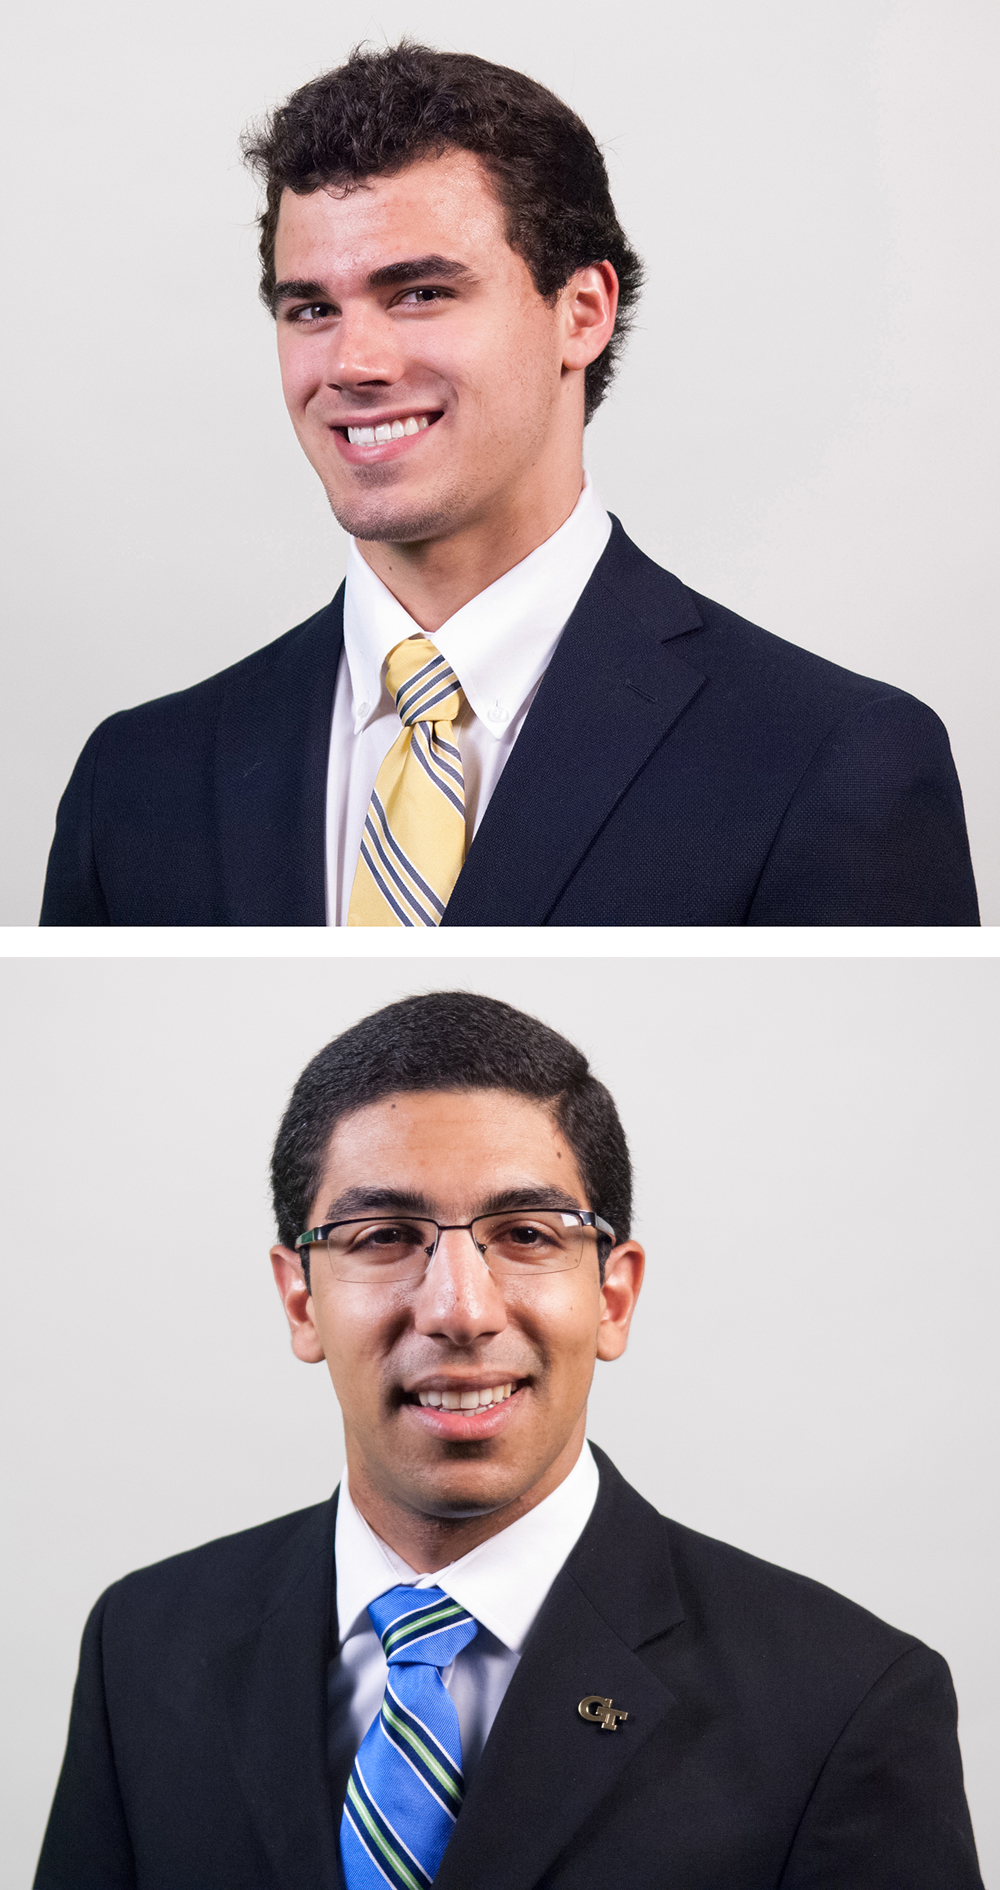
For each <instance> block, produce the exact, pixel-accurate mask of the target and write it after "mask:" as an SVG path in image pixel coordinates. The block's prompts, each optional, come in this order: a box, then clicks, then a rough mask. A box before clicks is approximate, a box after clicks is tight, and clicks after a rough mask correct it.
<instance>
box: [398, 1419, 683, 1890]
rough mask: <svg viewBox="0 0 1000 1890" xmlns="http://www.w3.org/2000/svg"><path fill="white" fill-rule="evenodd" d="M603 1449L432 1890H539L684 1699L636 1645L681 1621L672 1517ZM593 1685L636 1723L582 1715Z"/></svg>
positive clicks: (593, 1691) (597, 1453)
mask: <svg viewBox="0 0 1000 1890" xmlns="http://www.w3.org/2000/svg"><path fill="white" fill-rule="evenodd" d="M595 1456H597V1458H598V1462H599V1465H600V1469H601V1489H600V1494H599V1496H598V1500H597V1503H596V1505H595V1508H594V1513H593V1515H592V1517H591V1519H590V1522H589V1523H588V1525H587V1528H586V1529H585V1531H584V1533H583V1535H582V1537H581V1538H580V1541H579V1543H578V1544H577V1546H576V1548H575V1549H574V1551H573V1553H572V1555H571V1556H570V1557H569V1559H568V1561H567V1563H566V1566H565V1568H564V1569H563V1570H562V1572H561V1573H560V1575H559V1576H558V1578H557V1580H556V1581H555V1582H554V1584H553V1586H552V1589H551V1591H550V1593H549V1595H548V1598H547V1600H546V1602H545V1605H544V1607H543V1609H542V1611H541V1613H540V1615H539V1617H538V1620H537V1622H536V1623H535V1626H534V1628H533V1629H532V1632H531V1634H530V1636H529V1638H528V1641H527V1643H526V1645H525V1649H524V1654H523V1656H522V1659H521V1662H520V1664H519V1666H518V1668H517V1671H516V1673H515V1675H514V1678H513V1680H512V1681H511V1684H510V1686H509V1688H508V1689H507V1693H506V1694H505V1696H504V1700H503V1704H502V1706H501V1708H500V1711H499V1713H498V1714H497V1718H496V1721H495V1722H494V1725H493V1729H492V1731H491V1733H490V1736H489V1738H488V1740H487V1742H486V1746H485V1748H484V1750H483V1755H482V1758H481V1760H480V1762H479V1766H478V1767H477V1769H476V1772H475V1774H474V1776H473V1778H472V1780H471V1782H470V1786H469V1790H468V1793H467V1796H466V1799H465V1803H464V1805H463V1807H462V1811H461V1815H460V1817H459V1820H458V1823H457V1824H456V1826H455V1831H454V1834H453V1836H452V1839H451V1842H450V1843H449V1845H448V1849H447V1850H446V1852H445V1855H444V1861H443V1863H442V1865H441V1869H440V1871H439V1872H438V1875H437V1877H436V1878H435V1890H471V1887H472V1886H473V1885H484V1886H485V1885H487V1884H488V1886H489V1890H530V1886H532V1885H534V1884H536V1883H538V1881H539V1879H540V1878H541V1877H542V1876H543V1875H544V1873H545V1871H546V1870H547V1869H548V1868H549V1867H550V1865H551V1864H552V1862H553V1861H554V1859H555V1858H556V1857H557V1856H558V1855H559V1853H560V1851H562V1850H564V1849H565V1847H566V1845H567V1844H568V1843H569V1842H570V1840H571V1839H572V1837H573V1835H574V1833H575V1832H576V1831H577V1830H578V1828H579V1827H580V1825H581V1824H583V1822H584V1821H585V1820H586V1819H587V1818H588V1817H590V1816H591V1815H592V1814H593V1813H594V1811H595V1810H596V1808H597V1807H598V1806H599V1804H600V1803H601V1800H602V1799H604V1798H605V1797H606V1796H607V1794H608V1793H609V1792H611V1791H613V1790H614V1788H615V1787H616V1785H618V1783H619V1781H624V1776H625V1775H626V1774H627V1771H628V1768H629V1766H630V1765H631V1764H632V1762H633V1760H634V1759H635V1758H636V1757H637V1755H638V1753H639V1752H640V1751H641V1749H642V1747H643V1746H644V1745H645V1742H646V1740H647V1739H648V1738H649V1737H650V1735H651V1733H653V1732H654V1731H655V1729H656V1727H657V1726H659V1724H660V1723H661V1721H662V1720H663V1718H664V1717H665V1715H666V1714H667V1713H668V1712H669V1711H670V1710H671V1707H672V1706H673V1704H674V1699H673V1695H672V1694H671V1693H670V1692H669V1690H668V1689H667V1688H666V1687H665V1686H663V1684H662V1683H661V1681H659V1680H658V1679H657V1678H656V1676H655V1674H654V1673H653V1672H652V1671H651V1670H650V1668H649V1667H648V1666H647V1665H646V1664H645V1663H644V1661H643V1660H642V1659H641V1657H640V1656H639V1654H638V1653H637V1652H636V1649H637V1648H638V1647H641V1646H642V1645H643V1644H644V1643H645V1642H647V1641H649V1640H652V1639H654V1638H656V1637H657V1636H659V1635H661V1634H663V1633H666V1632H667V1631H669V1629H670V1628H671V1627H674V1626H676V1625H677V1623H678V1622H679V1621H680V1620H682V1619H683V1610H682V1608H681V1604H680V1599H679V1597H678V1594H677V1588H676V1584H675V1582H674V1578H673V1572H672V1569H671V1565H670V1556H669V1551H668V1547H667V1539H666V1526H665V1524H664V1523H663V1519H662V1518H661V1517H659V1516H658V1515H657V1513H656V1511H655V1510H653V1509H651V1508H650V1506H649V1504H647V1503H646V1502H644V1501H643V1499H642V1497H640V1496H638V1495H637V1494H636V1492H635V1491H634V1490H631V1489H630V1488H629V1486H628V1485H627V1484H626V1483H625V1482H624V1481H623V1479H622V1478H621V1477H619V1475H618V1473H617V1471H616V1470H615V1469H614V1468H613V1466H612V1465H611V1464H610V1463H609V1462H608V1459H607V1458H606V1457H604V1456H603V1454H602V1453H601V1452H598V1451H595ZM625 1545H627V1548H626V1547H625ZM588 1694H600V1695H602V1696H603V1697H604V1698H607V1699H611V1700H612V1701H613V1702H614V1704H615V1705H616V1706H621V1707H623V1708H625V1709H626V1710H627V1712H628V1716H629V1717H628V1719H627V1721H625V1722H624V1724H623V1725H621V1726H620V1727H619V1728H618V1729H617V1731H615V1732H605V1731H604V1730H602V1729H601V1728H600V1727H599V1726H597V1725H596V1724H588V1723H585V1722H584V1721H583V1720H582V1719H581V1718H580V1715H579V1712H578V1710H577V1709H578V1706H579V1703H580V1701H581V1699H583V1698H585V1697H586V1696H587V1695H588ZM487 1859H488V1860H489V1862H488V1869H487V1868H486V1867H485V1863H484V1860H487Z"/></svg>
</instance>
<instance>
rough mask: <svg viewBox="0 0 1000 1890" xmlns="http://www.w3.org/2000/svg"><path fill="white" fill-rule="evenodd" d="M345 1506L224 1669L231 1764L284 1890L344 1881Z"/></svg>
mask: <svg viewBox="0 0 1000 1890" xmlns="http://www.w3.org/2000/svg"><path fill="white" fill-rule="evenodd" d="M336 1504H337V1499H336V1496H334V1498H333V1500H332V1501H331V1502H330V1503H329V1504H328V1505H326V1507H325V1510H323V1511H321V1512H319V1514H318V1516H317V1518H316V1519H315V1521H314V1522H313V1523H312V1525H311V1526H310V1528H309V1529H308V1530H306V1531H304V1532H303V1534H304V1536H305V1537H306V1540H304V1541H303V1542H300V1543H298V1544H296V1545H293V1550H292V1553H290V1554H289V1555H288V1556H287V1557H283V1558H282V1559H281V1562H280V1566H278V1567H276V1568H275V1570H274V1574H273V1579H272V1582H271V1583H270V1584H269V1585H268V1586H267V1588H266V1589H265V1591H264V1592H263V1593H262V1594H261V1595H260V1596H259V1598H257V1604H258V1605H257V1606H256V1607H255V1608H254V1611H253V1616H252V1618H250V1619H249V1620H248V1621H247V1622H245V1624H244V1626H245V1632H244V1633H242V1634H240V1635H239V1636H238V1638H236V1639H234V1641H233V1642H232V1643H231V1645H230V1646H229V1647H228V1648H227V1649H226V1651H225V1653H224V1654H223V1655H222V1656H221V1657H220V1658H219V1660H218V1662H217V1665H216V1677H217V1680H218V1683H219V1685H220V1687H221V1693H222V1699H223V1709H224V1714H225V1720H226V1726H227V1736H228V1744H229V1751H230V1756H231V1758H232V1761H233V1764H234V1767H235V1770H236V1773H237V1776H238V1777H239V1780H240V1783H241V1785H242V1787H243V1791H244V1795H245V1797H246V1802H247V1806H248V1808H249V1812H250V1815H251V1818H252V1820H253V1823H254V1826H255V1828H256V1831H257V1834H258V1837H259V1838H260V1840H261V1843H262V1844H263V1846H264V1849H265V1851H266V1853H267V1857H268V1860H269V1862H270V1864H271V1867H272V1869H273V1871H274V1877H275V1882H276V1884H277V1885H279V1886H280V1890H303V1886H304V1885H308V1886H309V1890H335V1887H336V1886H337V1885H339V1882H340V1871H339V1863H338V1857H337V1838H336V1832H335V1830H334V1820H333V1807H332V1804H331V1797H330V1779H329V1774H328V1768H327V1669H328V1666H329V1662H330V1659H331V1656H332V1653H333V1641H334V1633H333V1625H332V1624H333V1622H334V1621H335V1619H336V1613H335V1596H334V1588H333V1584H334V1579H335V1577H334V1555H333V1532H334V1519H335V1515H336Z"/></svg>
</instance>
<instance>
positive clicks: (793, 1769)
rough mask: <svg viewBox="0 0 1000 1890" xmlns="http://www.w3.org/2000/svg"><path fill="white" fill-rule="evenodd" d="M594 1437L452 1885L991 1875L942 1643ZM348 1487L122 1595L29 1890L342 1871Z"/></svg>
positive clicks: (298, 1883) (462, 1838)
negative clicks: (333, 1755)
mask: <svg viewBox="0 0 1000 1890" xmlns="http://www.w3.org/2000/svg"><path fill="white" fill-rule="evenodd" d="M595 1455H596V1456H597V1459H598V1464H599V1467H600V1472H601V1479H600V1491H599V1494H598V1498H597V1503H596V1505H595V1508H594V1512H593V1514H592V1516H591V1519H590V1521H589V1523H588V1524H587V1527H586V1529H585V1530H584V1533H583V1535H582V1536H581V1538H580V1540H579V1542H578V1543H577V1545H576V1547H575V1549H574V1550H573V1551H572V1553H571V1555H570V1556H569V1557H568V1559H567V1561H566V1563H565V1565H564V1567H563V1569H562V1571H561V1573H560V1574H559V1575H558V1576H557V1578H556V1580H555V1582H554V1584H553V1586H552V1588H551V1590H550V1592H549V1595H548V1598H547V1600H546V1602H545V1604H544V1606H543V1608H542V1610H541V1612H540V1614H539V1616H538V1619H537V1621H536V1622H535V1625H534V1627H533V1628H532V1630H531V1633H530V1635H529V1637H528V1640H527V1642H526V1643H525V1647H524V1650H523V1654H522V1658H521V1661H520V1664H519V1666H518V1668H517V1670H516V1672H515V1674H514V1677H513V1679H512V1681H511V1683H510V1686H509V1688H508V1690H507V1693H506V1695H505V1696H504V1699H503V1702H502V1704H501V1707H500V1711H499V1713H498V1715H497V1718H496V1720H495V1721H494V1724H493V1729H492V1731H491V1733H490V1736H489V1738H488V1740H487V1742H486V1745H485V1747H484V1749H483V1754H482V1757H481V1759H480V1762H479V1764H478V1766H477V1768H476V1770H475V1772H474V1773H473V1775H472V1777H471V1779H470V1782H469V1789H468V1791H467V1793H466V1797H465V1802H464V1804H463V1806H462V1810H461V1812H460V1814H459V1817H458V1821H457V1824H456V1826H455V1830H454V1833H453V1835H452V1837H451V1840H450V1843H449V1845H448V1849H447V1850H446V1852H445V1855H444V1861H443V1863H442V1865H441V1868H440V1870H439V1872H438V1875H437V1877H436V1878H435V1880H434V1882H435V1890H585V1887H586V1890H590V1887H591V1886H593V1885H595V1884H600V1885H610V1884H621V1885H627V1886H628V1887H629V1890H664V1886H666V1885H669V1886H671V1890H982V1880H981V1878H980V1875H979V1868H978V1865H977V1862H976V1850H975V1844H974V1842H973V1836H972V1828H971V1825H970V1822H969V1814H968V1809H967V1806H966V1802H965V1794H964V1790H963V1785H962V1766H961V1759H960V1756H959V1749H958V1741H957V1738H956V1731H955V1722H956V1709H955V1696H954V1693H953V1690H952V1686H951V1680H950V1677H949V1674H948V1669H947V1667H946V1665H945V1663H944V1661H943V1660H942V1659H941V1657H940V1655H938V1654H934V1653H932V1652H931V1651H930V1649H929V1648H927V1647H924V1646H923V1645H922V1644H921V1643H920V1642H919V1641H916V1640H914V1639H912V1637H911V1636H909V1635H906V1634H900V1633H898V1632H897V1631H896V1630H895V1629H894V1628H891V1627H886V1625H885V1623H884V1622H882V1621H879V1620H876V1618H875V1617H874V1615H870V1614H867V1613H866V1612H865V1610H864V1609H862V1608H859V1607H856V1606H855V1605H854V1603H853V1602H850V1601H845V1600H844V1599H843V1598H842V1597H841V1596H840V1595H836V1594H833V1593H832V1592H831V1591H830V1589H828V1588H822V1587H820V1586H819V1584H818V1583H816V1582H811V1581H807V1580H805V1579H804V1578H803V1577H802V1576H799V1575H790V1574H788V1573H787V1572H786V1571H785V1570H783V1569H778V1568H773V1567H771V1565H770V1564H769V1563H767V1562H760V1561H757V1560H756V1559H755V1558H754V1557H753V1556H749V1555H744V1554H742V1553H741V1552H740V1551H739V1550H738V1549H732V1548H728V1547H727V1546H726V1545H725V1544H724V1543H721V1542H713V1541H712V1540H711V1539H710V1538H708V1537H707V1536H701V1535H696V1534H695V1533H694V1532H693V1531H692V1530H690V1529H684V1528H682V1527H681V1526H680V1525H679V1524H678V1523H674V1522H669V1521H668V1520H667V1519H666V1518H665V1517H663V1516H660V1515H658V1514H657V1512H656V1511H655V1510H654V1509H652V1508H651V1507H650V1505H649V1504H648V1503H646V1502H645V1501H644V1500H643V1498H642V1497H641V1496H639V1495H638V1494H637V1493H636V1491H635V1490H633V1489H630V1487H629V1485H628V1484H627V1483H625V1482H624V1481H623V1479H622V1478H621V1477H620V1476H619V1475H618V1473H617V1471H616V1470H615V1469H614V1467H613V1466H612V1465H611V1464H610V1463H609V1462H608V1459H607V1458H606V1457H605V1456H604V1455H603V1454H602V1453H601V1452H599V1451H598V1452H595ZM335 1503H336V1498H334V1501H333V1502H332V1503H323V1504H321V1505H319V1506H318V1507H317V1508H315V1509H307V1510H302V1511H300V1512H299V1514H298V1515H294V1516H286V1517H283V1518H282V1519H281V1521H279V1522H272V1523H266V1524H265V1525H264V1526H263V1527H262V1528H260V1529H251V1530H249V1531H247V1532H246V1533H245V1534H243V1535H238V1536H230V1537H227V1538H225V1539H224V1540H223V1541H221V1542H213V1543H209V1544H208V1545H207V1547H205V1548H201V1549H195V1550H193V1551H192V1552H191V1553H190V1554H187V1555H181V1556H176V1557H174V1558H173V1559H172V1560H170V1561H167V1562H161V1563H159V1564H158V1565H157V1566H156V1567H154V1568H148V1569H143V1570H140V1571H139V1573H137V1574H134V1575H129V1576H127V1577H126V1579H125V1580H124V1581H122V1582H118V1583H117V1584H116V1585H115V1586H114V1587H113V1588H111V1589H109V1590H108V1592H107V1593H106V1594H105V1595H104V1596H103V1598H102V1599H101V1601H99V1602H98V1604H97V1607H96V1608H95V1610H94V1612H93V1614H92V1616H91V1618H90V1620H89V1622H88V1624H87V1628H86V1631H85V1633H84V1638H83V1650H82V1654H81V1661H80V1673H79V1679H78V1681H77V1686H76V1692H75V1695H74V1700H73V1711H72V1718H71V1721H70V1731H69V1742H68V1746H67V1751H66V1758H65V1762H64V1765H63V1769H62V1773H61V1776H60V1779H59V1784H58V1787H57V1790H56V1795H55V1802H54V1804H53V1807H52V1813H51V1817H50V1820H49V1827H48V1831H47V1833H46V1837H45V1842H44V1845H43V1848H42V1855H41V1860H40V1862H39V1865H38V1873H37V1876H36V1878H35V1890H337V1886H338V1884H339V1882H340V1873H339V1861H338V1849H337V1824H338V1819H339V1807H338V1806H337V1805H336V1804H335V1803H334V1801H333V1792H332V1789H331V1782H330V1777H329V1773H328V1769H327V1756H326V1755H327V1668H328V1663H329V1661H330V1659H331V1658H332V1657H333V1655H334V1654H335V1652H336V1635H335V1623H336V1605H335V1594H334V1567H335V1565H334V1556H333V1530H334V1514H335ZM595 1693H596V1694H601V1695H602V1696H603V1697H605V1698H609V1699H611V1700H612V1701H613V1702H614V1704H615V1705H616V1706H620V1707H623V1708H625V1709H626V1710H627V1712H628V1719H627V1720H626V1721H625V1722H624V1723H623V1724H622V1725H621V1726H620V1727H619V1728H618V1730H617V1731H616V1732H614V1733H609V1732H605V1731H603V1730H602V1729H601V1728H599V1727H598V1726H596V1725H594V1724H585V1723H584V1721H583V1720H581V1718H580V1716H579V1714H578V1712H577V1707H578V1704H579V1702H580V1700H581V1699H582V1698H584V1697H585V1696H586V1695H587V1694H595Z"/></svg>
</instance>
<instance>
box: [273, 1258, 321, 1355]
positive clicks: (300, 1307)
mask: <svg viewBox="0 0 1000 1890" xmlns="http://www.w3.org/2000/svg"><path fill="white" fill-rule="evenodd" d="M271 1270H272V1272H273V1274H274V1283H275V1286H276V1287H277V1289H278V1292H279V1293H280V1294H281V1303H282V1305H283V1306H284V1308H285V1318H286V1319H287V1320H288V1326H289V1330H290V1332H291V1335H292V1351H293V1352H294V1353H295V1356H296V1358H300V1359H302V1361H303V1363H304V1364H306V1365H319V1364H321V1363H322V1361H323V1359H324V1358H325V1356H326V1354H325V1352H324V1351H323V1347H322V1344H321V1343H320V1337H319V1333H318V1332H317V1330H316V1323H315V1320H314V1319H313V1303H312V1298H311V1296H310V1293H309V1288H308V1287H307V1285H306V1278H305V1274H304V1273H303V1271H302V1262H301V1261H300V1259H299V1257H298V1254H297V1253H296V1252H295V1251H294V1249H293V1248H291V1247H272V1248H271Z"/></svg>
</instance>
